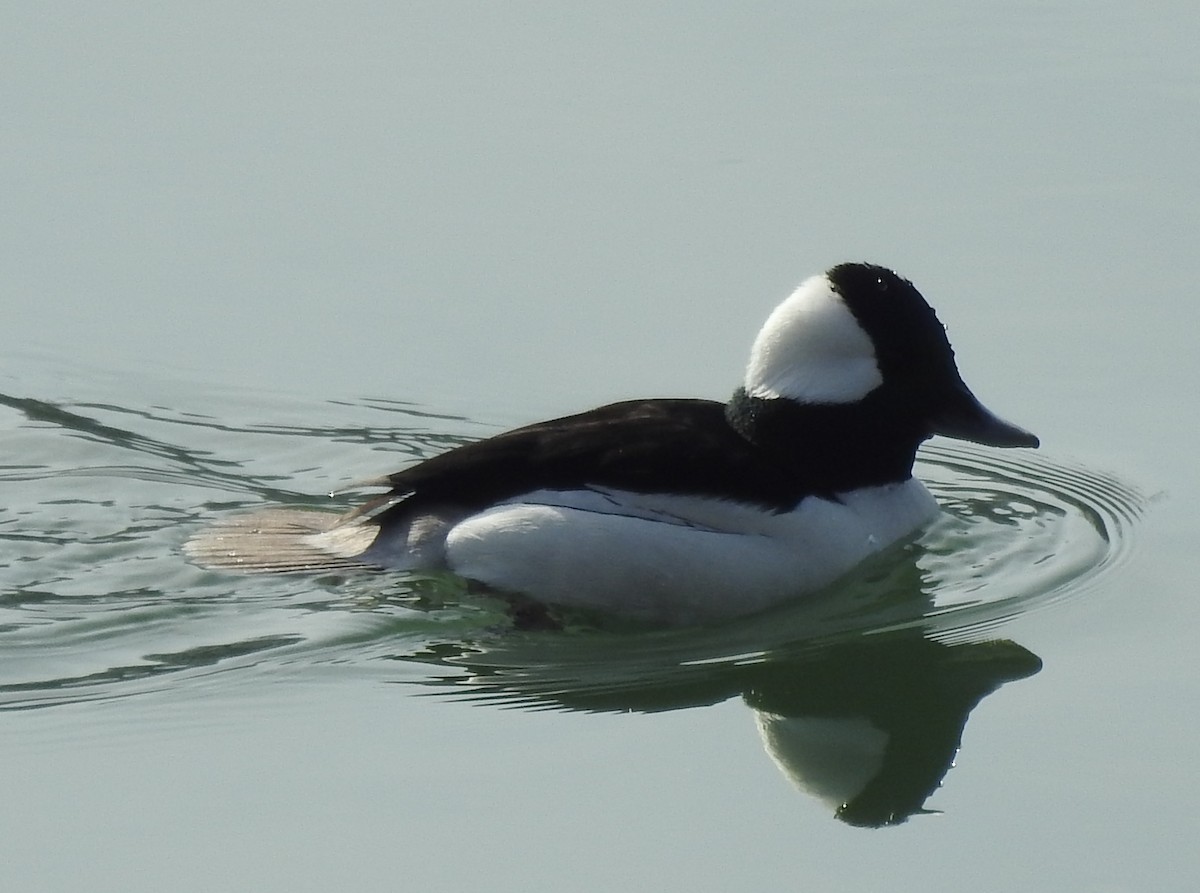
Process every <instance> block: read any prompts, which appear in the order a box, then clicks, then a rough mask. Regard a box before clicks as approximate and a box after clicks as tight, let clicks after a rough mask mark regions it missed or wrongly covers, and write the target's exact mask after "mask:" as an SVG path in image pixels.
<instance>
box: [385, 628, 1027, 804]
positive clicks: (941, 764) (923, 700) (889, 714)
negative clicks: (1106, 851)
mask: <svg viewBox="0 0 1200 893" xmlns="http://www.w3.org/2000/svg"><path fill="white" fill-rule="evenodd" d="M538 638H540V639H542V641H540V642H538V641H537V639H538ZM604 638H605V639H606V640H607V641H606V646H607V647H603V646H601V644H600V642H599V641H598V638H597V637H592V636H572V635H570V634H553V633H551V634H544V635H542V636H540V637H539V636H532V635H530V636H524V637H517V639H518V640H519V641H514V640H511V639H510V640H507V641H505V642H504V643H492V645H490V646H488V647H470V646H464V645H461V644H457V645H450V644H444V645H441V646H437V647H433V648H429V649H426V650H422V651H421V652H420V653H418V654H410V655H404V656H402V657H400V659H403V660H406V661H411V660H415V661H419V662H422V663H433V664H440V665H443V666H447V667H451V666H452V667H455V668H456V672H455V673H454V674H453V675H447V676H441V677H438V678H435V679H433V680H430V684H432V685H436V686H446V687H449V688H450V689H451V691H452V693H453V695H454V696H456V697H458V698H463V699H469V700H473V701H480V702H485V703H500V704H506V705H519V706H523V707H526V708H529V709H569V710H579V711H587V712H610V711H621V712H630V711H633V712H643V713H649V712H658V711H663V710H676V709H681V708H685V707H695V706H700V705H706V704H713V703H717V702H719V701H723V700H726V699H728V698H730V697H737V696H740V697H742V698H743V699H744V700H745V702H746V704H747V705H749V706H750V708H751V709H752V710H753V711H754V715H755V719H756V722H757V725H758V729H759V732H760V734H761V736H762V740H763V744H764V746H765V748H766V750H767V753H768V754H769V755H770V756H771V758H772V759H773V760H774V761H775V763H776V765H777V766H778V767H779V768H780V770H781V771H782V772H783V774H784V775H785V776H786V777H787V778H788V779H789V780H791V781H792V782H793V783H794V784H795V785H796V787H797V788H799V789H800V790H802V791H804V792H806V793H808V794H811V795H813V796H815V797H817V798H819V799H821V800H822V801H824V802H826V803H828V804H829V805H830V806H831V808H832V809H833V810H834V811H835V813H836V815H837V817H838V818H839V819H841V820H842V821H844V822H847V823H849V824H853V825H859V826H869V827H880V826H884V825H893V824H898V823H900V822H903V821H904V820H906V819H907V818H909V817H910V816H912V815H915V814H917V813H920V812H922V811H924V804H925V801H926V799H927V798H928V797H929V796H930V795H931V794H932V793H933V792H934V791H935V790H936V789H937V787H938V786H939V785H940V783H941V781H942V778H943V776H945V774H946V772H947V771H948V770H949V768H950V766H951V765H952V763H953V760H954V756H955V753H956V752H957V750H958V747H959V743H960V741H961V739H962V732H963V727H964V726H965V724H966V722H967V717H968V715H969V714H970V712H971V710H972V709H973V708H974V707H975V705H976V704H978V703H979V702H980V701H981V700H982V699H983V698H984V697H985V696H986V695H988V694H989V693H991V692H993V691H995V690H996V689H997V688H999V687H1000V686H1001V685H1003V684H1004V683H1005V682H1009V681H1012V680H1015V679H1020V678H1023V677H1026V676H1030V675H1032V674H1034V673H1036V672H1037V671H1038V670H1039V669H1040V667H1041V661H1040V660H1039V659H1038V657H1037V656H1036V655H1034V654H1032V653H1031V652H1029V651H1027V650H1026V649H1025V648H1022V647H1021V646H1020V645H1017V644H1015V643H1013V642H1010V641H1005V640H999V641H988V642H970V643H960V644H943V643H941V642H938V641H934V640H931V639H928V638H926V637H925V636H924V635H923V633H922V632H921V631H920V630H919V629H907V630H902V631H897V632H893V633H887V634H874V635H866V636H859V637H857V638H854V639H852V640H849V641H840V642H835V643H825V644H818V643H813V642H811V641H810V642H808V643H806V644H803V645H795V646H791V647H784V648H779V649H774V650H772V651H769V652H759V653H743V654H740V655H737V654H730V653H728V652H726V653H725V654H724V655H722V656H720V657H710V658H704V657H697V656H696V651H694V650H693V649H690V648H689V649H686V651H690V652H692V653H691V654H690V655H687V654H684V653H682V650H681V649H680V644H681V643H680V642H678V641H676V640H675V639H674V637H672V636H671V635H664V636H663V637H662V638H659V639H655V638H654V637H649V638H648V639H647V638H645V637H640V636H639V637H634V640H633V641H636V643H637V644H636V646H634V647H630V641H631V640H630V639H624V638H623V637H620V636H608V637H604ZM692 644H693V646H694V645H695V644H696V643H695V642H693V643H692ZM568 653H570V657H568V656H567V655H568ZM464 670H465V671H466V672H465V674H464V673H463V672H462V671H464Z"/></svg>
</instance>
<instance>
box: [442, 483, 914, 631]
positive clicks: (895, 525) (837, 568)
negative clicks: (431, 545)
mask: <svg viewBox="0 0 1200 893" xmlns="http://www.w3.org/2000/svg"><path fill="white" fill-rule="evenodd" d="M936 511H937V505H936V503H935V502H934V500H933V497H932V496H930V494H929V492H928V491H927V490H926V489H925V488H924V487H923V486H922V485H921V483H920V482H919V481H917V480H915V479H912V480H909V481H905V482H903V483H899V484H888V485H884V486H880V487H871V488H864V489H862V490H856V491H854V492H852V493H847V494H843V495H841V497H840V498H839V499H838V500H837V501H833V500H826V499H819V498H816V497H809V498H807V499H805V500H803V501H802V502H801V503H800V505H799V506H797V508H796V509H794V510H793V511H790V512H785V513H773V512H768V511H765V510H763V509H761V508H758V507H755V506H748V505H744V504H739V503H733V502H726V501H722V500H718V499H711V498H705V497H696V496H667V495H660V494H640V493H632V492H628V491H620V490H598V489H597V490H580V491H569V492H558V491H547V490H544V491H536V492H533V493H528V494H525V495H523V496H521V497H518V498H515V499H512V500H509V501H508V502H506V503H503V504H500V505H497V506H495V507H493V508H491V509H488V510H486V511H483V512H480V513H478V514H475V515H472V516H470V517H468V518H466V519H464V520H462V521H460V522H459V523H457V524H455V525H454V526H453V527H451V529H450V531H449V533H448V535H447V537H446V543H445V556H446V563H447V565H448V566H449V568H450V569H451V570H452V571H454V572H455V573H457V574H459V575H461V576H464V577H467V578H468V579H472V580H477V581H479V582H482V583H484V584H486V585H488V586H491V587H494V588H497V589H501V590H505V591H513V592H522V593H526V594H528V595H531V596H532V597H534V598H536V599H539V600H541V601H545V602H550V603H554V604H561V605H568V606H570V605H574V606H580V607H592V608H599V609H603V610H607V611H613V612H617V613H620V614H624V615H627V616H632V617H638V618H642V619H646V620H651V621H655V622H660V623H670V624H682V623H696V622H705V621H713V620H720V619H724V618H729V617H733V616H737V615H742V614H749V613H752V612H755V611H759V610H762V609H763V608H766V607H769V606H770V605H772V604H776V603H779V602H782V601H784V600H786V599H788V598H791V597H794V596H797V595H800V594H802V593H804V592H807V591H811V590H813V589H816V588H818V587H821V586H824V585H826V584H828V583H830V582H832V581H833V580H834V579H836V578H837V577H839V576H841V575H842V574H844V573H845V572H846V571H848V570H849V569H850V568H852V567H853V566H854V565H856V564H858V563H859V562H860V561H862V560H863V559H864V558H866V557H867V556H868V555H870V554H872V553H873V552H876V551H878V550H880V549H882V548H884V547H886V546H888V545H890V544H891V543H893V542H895V541H897V540H898V539H901V538H903V537H904V536H907V535H908V534H910V533H912V532H913V531H914V530H915V529H917V528H918V527H920V526H921V525H923V524H924V523H926V522H927V521H928V520H930V518H932V517H933V515H934V514H935V513H936Z"/></svg>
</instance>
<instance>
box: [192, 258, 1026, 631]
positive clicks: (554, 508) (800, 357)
mask: <svg viewBox="0 0 1200 893" xmlns="http://www.w3.org/2000/svg"><path fill="white" fill-rule="evenodd" d="M934 434H942V435H945V436H948V437H954V438H959V439H963V440H970V441H974V442H976V443H981V444H988V445H991V446H999V447H1036V446H1037V445H1038V439H1037V438H1036V437H1035V436H1034V435H1032V434H1030V433H1029V432H1027V431H1025V430H1023V429H1021V428H1018V427H1016V426H1015V425H1011V424H1009V423H1008V422H1005V421H1003V420H1001V419H999V418H998V417H996V416H994V415H993V414H992V413H991V412H989V411H988V410H987V409H985V408H984V407H983V405H982V404H981V403H980V402H979V401H978V400H977V399H976V398H975V396H974V395H973V394H972V393H971V391H970V390H969V389H968V388H967V386H966V385H965V384H964V383H963V380H962V378H961V377H960V375H959V372H958V368H957V367H956V365H955V362H954V352H953V350H952V349H951V347H950V343H949V341H948V340H947V338H946V333H945V330H944V328H943V326H942V324H941V323H940V322H939V321H938V319H937V317H936V316H935V315H934V312H933V310H932V309H931V308H930V307H929V305H928V304H927V303H926V302H925V299H924V298H923V297H922V296H921V293H920V292H918V291H917V289H916V288H915V287H914V286H913V285H912V283H910V282H909V281H908V280H906V279H902V278H901V277H900V276H898V275H897V274H896V273H894V272H892V271H891V270H888V269H886V268H884V267H880V266H875V265H871V264H862V263H846V264H841V265H839V266H836V267H833V268H832V269H830V270H829V271H828V272H826V273H824V274H823V275H819V276H814V277H812V278H810V279H808V280H806V281H805V282H803V283H802V284H801V285H800V286H799V288H797V289H796V291H795V292H793V293H792V295H791V296H790V297H788V298H787V299H786V300H785V301H784V302H783V303H782V304H780V305H779V306H778V307H777V308H776V309H775V310H774V312H772V313H771V315H770V316H769V317H768V318H767V321H766V324H765V325H764V326H763V328H762V330H761V331H760V332H759V334H758V337H757V338H756V339H755V341H754V345H753V347H752V349H751V353H750V363H749V365H748V367H747V369H746V375H745V380H744V382H743V384H742V386H741V387H739V388H738V389H737V390H736V391H735V392H734V394H733V397H732V398H731V399H730V400H729V402H728V403H718V402H715V401H711V400H698V399H650V400H631V401H626V402H621V403H614V404H611V405H609V406H603V407H600V408H598V409H593V410H590V411H588V412H584V413H580V414H578V415H572V416H567V417H565V418H560V419H554V420H551V421H546V422H539V423H537V424H533V425H529V426H526V427H523V428H517V429H515V430H512V431H508V432H506V433H503V434H499V435H497V436H495V437H491V438H488V439H486V440H482V441H479V442H476V443H470V444H466V445H464V446H460V447H457V448H455V449H452V450H450V451H449V452H446V453H443V454H441V455H438V456H434V457H432V458H430V459H427V460H425V461H423V462H419V463H418V464H416V465H414V466H412V467H410V468H406V469H404V470H402V471H398V472H396V473H395V474H392V475H389V476H387V477H386V478H383V479H381V480H380V481H378V482H376V483H378V484H379V485H381V486H385V487H387V488H389V489H388V492H387V493H385V494H384V495H382V496H379V497H377V498H375V499H372V500H371V501H369V502H367V503H366V504H364V505H362V506H360V507H359V508H357V509H355V510H353V511H351V512H349V513H348V514H345V515H336V514H334V513H331V512H321V511H315V510H301V509H286V508H274V509H267V510H264V511H259V512H257V513H254V514H251V515H248V516H243V517H240V518H238V517H235V518H233V519H232V520H229V521H226V522H224V523H221V524H219V525H217V526H215V527H213V528H210V529H209V530H206V531H204V532H201V533H200V534H198V535H197V536H195V537H194V538H193V539H192V540H191V541H190V542H188V543H187V545H186V546H185V549H186V552H187V554H188V555H189V556H190V557H191V558H192V559H193V560H195V561H196V562H197V563H199V564H201V565H204V566H207V567H211V568H226V569H236V570H241V571H260V572H266V571H274V572H290V571H312V570H322V569H331V568H348V567H364V566H367V567H370V566H374V567H384V568H396V569H406V570H449V571H451V572H453V573H454V574H457V575H458V576H460V577H463V578H465V579H467V580H469V581H473V582H475V583H478V584H482V585H483V586H485V587H486V588H488V589H490V590H495V591H499V592H502V593H512V594H519V595H521V596H525V597H529V598H532V599H534V600H535V601H537V602H540V603H543V604H552V605H561V606H568V607H570V606H576V607H587V608H595V609H601V610H604V611H608V612H612V613H615V614H621V615H625V616H629V617H634V618H638V619H642V620H647V621H651V622H658V623H667V624H686V623H702V622H708V621H715V620H721V619H725V618H730V617H734V616H738V615H743V614H749V613H752V612H755V611H759V610H761V609H764V608H766V607H769V606H771V605H774V604H777V603H780V602H782V601H785V600H787V599H790V598H792V597H795V596H798V595H801V594H804V593H807V592H811V591H813V590H815V589H818V588H820V587H822V586H825V585H826V584H828V583H831V582H833V581H834V580H835V579H837V578H838V577H840V576H842V575H843V574H844V573H846V572H847V571H849V570H850V569H851V568H852V567H854V566H855V565H856V564H858V563H859V562H860V561H862V560H863V559H864V558H866V557H867V556H869V555H871V554H873V553H875V552H878V551H879V550H881V549H883V548H885V547H886V546H888V545H890V544H893V543H895V542H897V541H899V540H902V539H904V538H906V537H908V536H910V535H911V534H913V533H914V532H915V531H917V530H918V529H920V528H921V527H922V526H923V525H925V524H926V523H927V522H929V521H930V520H931V519H932V518H933V517H934V516H935V515H936V513H937V504H936V502H935V501H934V499H933V496H932V495H931V494H930V493H929V491H928V490H926V489H925V487H924V486H923V485H922V484H921V483H920V481H918V480H916V479H915V478H914V477H913V476H912V467H913V461H914V459H915V457H916V452H917V447H918V446H919V445H920V444H921V443H922V442H923V441H924V440H926V439H928V438H929V437H931V436H932V435H934Z"/></svg>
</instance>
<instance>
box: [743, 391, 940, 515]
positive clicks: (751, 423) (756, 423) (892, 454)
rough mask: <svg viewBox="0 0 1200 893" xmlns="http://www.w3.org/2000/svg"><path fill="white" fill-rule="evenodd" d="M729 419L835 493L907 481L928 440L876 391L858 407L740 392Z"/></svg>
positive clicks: (792, 468)
mask: <svg viewBox="0 0 1200 893" xmlns="http://www.w3.org/2000/svg"><path fill="white" fill-rule="evenodd" d="M725 417H726V419H727V420H728V421H729V424H730V425H731V426H732V427H733V428H734V429H735V430H736V431H737V432H738V433H739V434H741V435H742V436H743V437H745V438H746V439H747V440H749V441H750V442H751V443H753V444H754V445H755V446H758V447H760V448H762V449H763V450H765V451H767V452H769V453H770V454H772V455H773V456H775V457H776V458H777V459H778V461H780V462H781V463H783V464H785V465H786V466H787V468H788V469H789V471H791V472H792V473H794V474H799V475H801V476H803V477H804V478H805V479H808V480H811V481H812V483H813V486H814V488H815V489H818V490H824V491H826V492H834V493H840V492H845V491H848V490H853V489H856V488H858V487H869V486H876V485H880V484H888V483H895V482H900V481H905V480H908V479H909V478H910V477H912V467H913V461H914V460H915V459H916V454H917V447H918V446H920V444H921V442H922V441H923V440H924V439H925V437H926V436H927V435H926V434H925V433H924V432H921V431H919V430H917V429H916V428H915V427H914V426H913V425H912V423H911V422H910V421H907V420H906V419H905V414H904V413H900V412H897V411H896V410H895V407H894V404H891V403H890V401H889V400H888V399H887V397H886V395H881V394H879V392H878V391H876V392H873V393H871V394H869V395H867V396H866V397H865V398H863V399H862V400H859V401H856V402H854V403H812V404H805V403H797V402H796V401H794V400H788V399H784V398H763V397H752V396H750V395H749V394H747V393H746V390H745V389H744V388H738V389H737V391H735V392H734V395H733V397H732V398H730V400H729V403H728V405H727V406H726V408H725Z"/></svg>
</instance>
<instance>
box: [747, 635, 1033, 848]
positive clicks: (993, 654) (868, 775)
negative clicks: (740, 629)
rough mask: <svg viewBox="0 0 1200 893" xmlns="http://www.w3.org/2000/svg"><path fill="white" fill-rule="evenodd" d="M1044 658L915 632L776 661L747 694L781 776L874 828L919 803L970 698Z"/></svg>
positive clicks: (948, 758)
mask: <svg viewBox="0 0 1200 893" xmlns="http://www.w3.org/2000/svg"><path fill="white" fill-rule="evenodd" d="M1040 668H1041V661H1040V660H1039V659H1038V658H1037V656H1036V655H1034V654H1032V653H1031V652H1029V651H1027V650H1026V649H1024V648H1022V647H1021V646H1020V645H1017V644H1015V643H1013V642H1009V641H992V642H983V643H970V644H960V645H943V644H940V643H938V642H934V641H930V640H928V639H924V638H921V637H920V636H916V635H912V634H910V635H907V636H903V637H899V638H896V639H892V640H888V641H874V642H864V643H861V644H858V645H847V646H841V647H837V648H833V649H831V650H830V651H829V652H827V653H825V654H823V655H821V656H819V657H817V658H815V659H813V660H808V661H802V662H801V661H797V662H795V663H792V664H791V665H789V666H786V667H776V668H772V669H771V671H770V672H768V673H765V674H764V675H763V676H762V678H760V679H758V680H755V681H754V682H752V683H751V684H750V686H749V687H748V688H747V690H746V691H745V692H744V697H745V700H746V703H747V704H749V705H750V706H751V707H752V708H753V709H754V712H755V715H756V719H757V722H758V730H759V733H760V734H761V735H762V740H763V744H764V745H765V747H766V749H767V753H769V754H770V755H771V758H772V759H773V760H774V761H775V763H776V765H777V766H779V768H780V770H781V771H782V772H783V774H784V775H786V776H787V777H788V778H789V779H791V781H792V782H793V783H794V784H795V785H796V786H797V787H798V788H800V789H801V790H803V791H805V792H807V793H810V794H812V795H814V796H816V797H818V798H819V799H821V800H823V801H825V802H826V803H828V804H829V805H830V806H831V807H833V808H834V809H835V810H836V813H837V817H838V818H839V819H841V820H842V821H845V822H848V823H850V824H852V825H864V826H871V827H878V826H882V825H892V824H897V823H899V822H902V821H904V820H905V819H907V818H908V817H909V816H911V815H914V814H916V813H919V812H922V811H923V808H924V804H925V801H926V799H927V798H928V797H929V796H930V795H931V794H932V793H933V792H934V790H936V789H937V787H938V785H940V784H941V781H942V778H943V777H944V776H945V774H946V772H947V771H948V770H949V769H950V766H951V765H952V764H953V762H954V756H955V754H956V753H957V751H958V747H959V743H960V741H961V740H962V732H963V727H964V726H965V725H966V722H967V716H968V715H969V714H970V712H971V710H972V709H974V707H975V705H976V704H978V703H979V702H980V701H981V700H983V698H984V697H985V696H986V695H988V694H990V693H991V692H993V691H995V690H996V689H997V688H999V687H1000V686H1001V685H1003V684H1004V683H1005V682H1010V681H1012V680H1014V679H1020V678H1023V677H1025V676H1030V675H1032V674H1033V673H1036V672H1037V671H1038V670H1039V669H1040Z"/></svg>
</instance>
